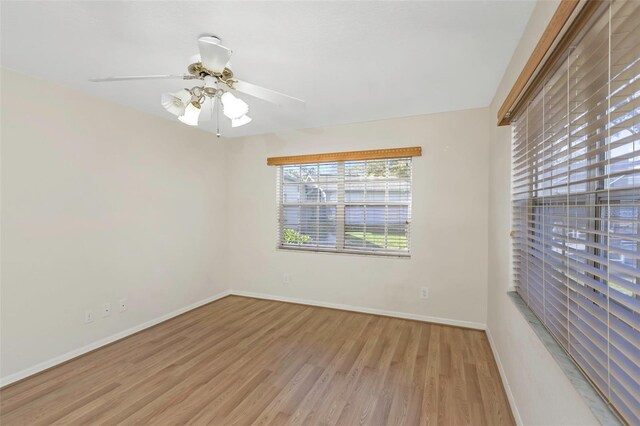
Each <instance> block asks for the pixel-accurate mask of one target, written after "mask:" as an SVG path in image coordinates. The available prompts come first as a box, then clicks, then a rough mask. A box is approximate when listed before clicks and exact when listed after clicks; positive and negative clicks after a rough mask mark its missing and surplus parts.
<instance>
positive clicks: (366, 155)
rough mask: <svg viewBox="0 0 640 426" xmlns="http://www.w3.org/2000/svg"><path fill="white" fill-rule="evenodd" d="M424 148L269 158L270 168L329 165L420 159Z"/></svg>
mask: <svg viewBox="0 0 640 426" xmlns="http://www.w3.org/2000/svg"><path fill="white" fill-rule="evenodd" d="M421 155H422V147H419V146H414V147H409V148H388V149H373V150H369V151H349V152H331V153H326V154H310V155H292V156H288V157H269V158H267V165H268V166H282V165H286V164H306V163H328V162H332V161H352V160H375V159H380V158H405V157H420V156H421Z"/></svg>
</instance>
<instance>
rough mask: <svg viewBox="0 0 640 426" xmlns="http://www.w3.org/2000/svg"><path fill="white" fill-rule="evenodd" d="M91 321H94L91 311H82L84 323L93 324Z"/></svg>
mask: <svg viewBox="0 0 640 426" xmlns="http://www.w3.org/2000/svg"><path fill="white" fill-rule="evenodd" d="M93 320H94V318H93V311H92V310H86V311H84V323H85V324H89V323H90V322H93Z"/></svg>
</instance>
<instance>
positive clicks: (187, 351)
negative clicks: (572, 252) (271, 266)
mask: <svg viewBox="0 0 640 426" xmlns="http://www.w3.org/2000/svg"><path fill="white" fill-rule="evenodd" d="M0 423H1V424H2V425H3V426H9V425H25V424H28V425H31V424H42V425H50V424H78V425H87V424H157V425H165V424H166V425H169V424H195V425H204V424H216V425H231V424H252V423H253V424H265V425H266V424H276V425H279V424H309V425H334V424H340V425H356V424H371V425H385V424H392V425H397V424H405V425H418V424H440V425H464V424H471V425H482V424H488V425H502V424H509V425H512V424H514V420H513V417H512V415H511V411H510V410H509V406H508V402H507V399H506V397H505V393H504V390H503V388H502V383H501V381H500V376H499V373H498V371H497V368H496V365H495V362H494V359H493V356H492V353H491V349H490V347H489V344H488V342H487V338H486V335H485V334H484V332H482V331H475V330H467V329H462V328H456V327H448V326H440V325H434V324H427V323H421V322H417V321H406V320H400V319H394V318H387V317H380V316H375V315H367V314H358V313H352V312H344V311H338V310H332V309H324V308H316V307H310V306H303V305H295V304H288V303H281V302H272V301H265V300H257V299H250V298H244V297H236V296H230V297H226V298H224V299H221V300H218V301H216V302H214V303H211V304H208V305H206V306H203V307H201V308H199V309H196V310H194V311H191V312H188V313H186V314H184V315H181V316H179V317H176V318H174V319H172V320H169V321H167V322H164V323H162V324H160V325H157V326H155V327H153V328H150V329H148V330H145V331H143V332H140V333H138V334H136V335H133V336H131V337H128V338H126V339H123V340H120V341H118V342H116V343H114V344H111V345H109V346H106V347H104V348H101V349H99V350H96V351H94V352H92V353H90V354H87V355H85V356H82V357H79V358H77V359H75V360H72V361H70V362H68V363H66V364H63V365H61V366H58V367H55V368H53V369H51V370H48V371H46V372H44V373H42V374H39V375H36V376H33V377H31V378H28V379H26V380H24V381H22V382H19V383H16V384H14V385H11V386H8V387H6V388H4V389H2V390H1V391H0Z"/></svg>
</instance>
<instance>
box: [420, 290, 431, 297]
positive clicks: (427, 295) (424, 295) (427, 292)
mask: <svg viewBox="0 0 640 426" xmlns="http://www.w3.org/2000/svg"><path fill="white" fill-rule="evenodd" d="M428 298H429V288H428V287H421V288H420V299H428Z"/></svg>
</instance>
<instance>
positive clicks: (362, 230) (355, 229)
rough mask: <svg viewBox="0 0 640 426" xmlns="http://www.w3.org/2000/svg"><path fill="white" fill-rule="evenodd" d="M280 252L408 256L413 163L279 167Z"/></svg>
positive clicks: (392, 161) (403, 160) (404, 160)
mask: <svg viewBox="0 0 640 426" xmlns="http://www.w3.org/2000/svg"><path fill="white" fill-rule="evenodd" d="M277 193H278V207H279V210H278V211H279V214H278V230H279V233H278V246H279V247H280V248H286V249H300V250H316V251H320V250H322V251H334V252H335V251H337V252H352V253H375V254H393V255H405V256H406V255H409V251H410V238H409V228H410V222H411V158H392V159H371V160H354V161H333V162H321V163H305V164H287V165H282V166H279V167H278V191H277Z"/></svg>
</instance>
